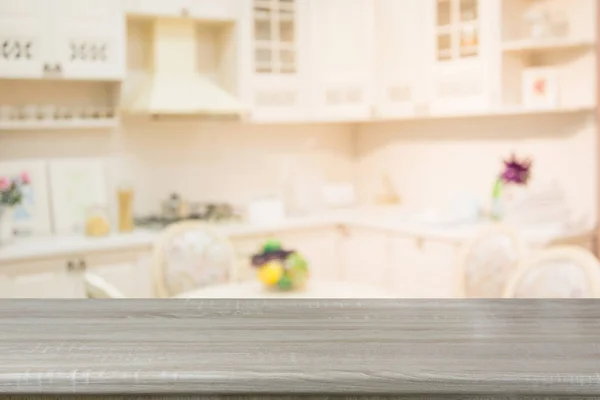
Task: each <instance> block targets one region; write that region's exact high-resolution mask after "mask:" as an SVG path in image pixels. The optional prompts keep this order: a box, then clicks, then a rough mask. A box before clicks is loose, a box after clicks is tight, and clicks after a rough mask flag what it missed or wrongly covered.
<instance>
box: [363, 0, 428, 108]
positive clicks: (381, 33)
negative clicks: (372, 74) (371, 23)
mask: <svg viewBox="0 0 600 400" xmlns="http://www.w3.org/2000/svg"><path fill="white" fill-rule="evenodd" d="M427 9H428V7H427V3H426V2H425V1H423V0H402V1H398V0H377V3H376V19H375V21H376V24H375V25H376V26H375V31H376V43H377V58H376V59H377V77H376V85H377V86H376V88H377V92H376V114H377V117H381V118H393V117H404V116H418V115H423V114H426V113H427V111H428V107H429V104H428V103H429V97H428V96H429V93H428V83H427V82H428V79H429V67H430V63H429V60H428V59H427V54H428V52H430V51H431V49H432V46H433V40H431V33H430V32H431V31H432V30H431V29H428V27H427Z"/></svg>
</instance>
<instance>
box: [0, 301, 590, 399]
mask: <svg viewBox="0 0 600 400" xmlns="http://www.w3.org/2000/svg"><path fill="white" fill-rule="evenodd" d="M0 326H1V327H2V328H1V330H2V336H3V337H2V344H1V345H0V394H13V395H52V394H64V395H80V396H84V395H132V396H133V395H162V396H165V395H196V396H198V395H211V396H221V395H241V396H254V397H255V398H256V396H264V395H299V394H305V395H310V396H323V395H352V396H355V395H356V396H359V395H365V396H389V395H391V396H398V397H400V398H412V397H417V395H418V396H425V397H432V396H439V398H448V397H447V396H450V397H451V398H483V397H485V398H507V397H509V396H512V397H511V398H515V397H518V396H559V395H561V396H584V395H586V396H600V375H599V372H600V335H598V332H600V308H599V307H598V304H597V302H596V301H593V300H580V301H551V300H548V301H533V300H532V301H459V300H456V301H448V300H437V301H435V300H429V301H426V300H405V301H402V300H128V301H121V300H109V301H94V300H80V301H74V300H71V301H69V300H56V301H48V300H45V301H36V300H21V301H5V302H4V303H3V304H2V307H0ZM80 398H85V397H80Z"/></svg>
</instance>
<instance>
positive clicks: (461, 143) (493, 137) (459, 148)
mask: <svg viewBox="0 0 600 400" xmlns="http://www.w3.org/2000/svg"><path fill="white" fill-rule="evenodd" d="M595 126H596V124H595V120H594V118H593V117H592V115H591V113H587V114H586V113H579V114H563V115H538V116H518V117H493V118H491V117H482V118H468V119H438V120H430V121H413V122H403V123H381V124H375V125H373V124H372V125H366V124H365V125H362V126H361V128H360V131H359V133H358V138H357V185H358V188H359V193H360V197H361V201H363V202H372V201H373V200H374V197H375V196H377V194H378V193H379V191H380V186H381V185H380V182H381V178H380V176H381V174H382V173H383V172H389V174H390V177H391V179H392V181H393V183H394V184H395V185H396V189H397V190H398V192H399V194H400V196H401V198H402V200H403V203H404V204H405V205H407V206H409V207H417V208H422V207H430V206H431V207H435V206H439V205H440V204H441V203H442V202H443V201H444V200H446V199H448V198H449V197H451V196H452V195H453V193H456V192H458V191H466V192H471V193H473V194H475V195H476V196H478V197H479V198H480V199H481V201H483V202H484V205H485V206H487V205H488V203H489V199H490V196H491V190H492V184H493V181H494V179H495V178H496V176H497V174H498V173H499V171H500V170H501V168H502V164H501V161H502V159H503V158H504V157H507V156H509V155H510V153H511V151H515V152H516V154H517V155H520V156H522V157H524V156H531V157H532V158H533V159H534V165H533V170H532V181H531V182H532V184H534V183H536V182H537V183H542V182H548V181H550V180H553V179H556V180H558V182H559V183H560V184H561V185H562V186H563V187H564V189H565V190H566V192H567V195H568V197H569V202H570V204H571V205H572V206H573V207H574V208H575V209H576V210H578V211H580V212H583V213H585V214H586V215H589V217H590V218H595V214H596V212H595V211H596V201H597V200H596V172H597V167H596V149H597V147H596V135H595V129H596V128H595Z"/></svg>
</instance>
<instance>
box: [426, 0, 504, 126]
mask: <svg viewBox="0 0 600 400" xmlns="http://www.w3.org/2000/svg"><path fill="white" fill-rule="evenodd" d="M430 1H431V2H429V3H428V4H429V5H430V6H433V10H431V11H430V12H429V15H430V17H431V18H430V20H429V24H428V25H429V26H433V27H434V33H433V35H434V41H435V45H434V51H433V52H432V53H431V62H432V65H433V69H432V77H431V78H432V79H431V85H432V86H431V88H430V89H431V97H432V104H431V106H432V112H433V113H434V114H456V113H470V112H488V111H490V109H491V107H492V103H493V101H494V96H496V94H495V93H494V91H493V90H492V87H493V86H492V82H493V79H494V76H495V71H496V70H497V67H498V65H497V64H499V54H498V52H499V34H498V28H497V27H498V21H497V18H498V15H499V10H498V3H497V0H485V1H483V0H430Z"/></svg>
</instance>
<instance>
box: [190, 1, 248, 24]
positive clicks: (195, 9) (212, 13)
mask: <svg viewBox="0 0 600 400" xmlns="http://www.w3.org/2000/svg"><path fill="white" fill-rule="evenodd" d="M187 1H188V7H189V10H190V16H191V17H192V18H199V19H206V20H213V21H219V20H223V21H228V20H234V19H237V18H238V17H239V15H240V11H241V8H242V7H243V2H242V1H240V0H218V1H215V0H187Z"/></svg>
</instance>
